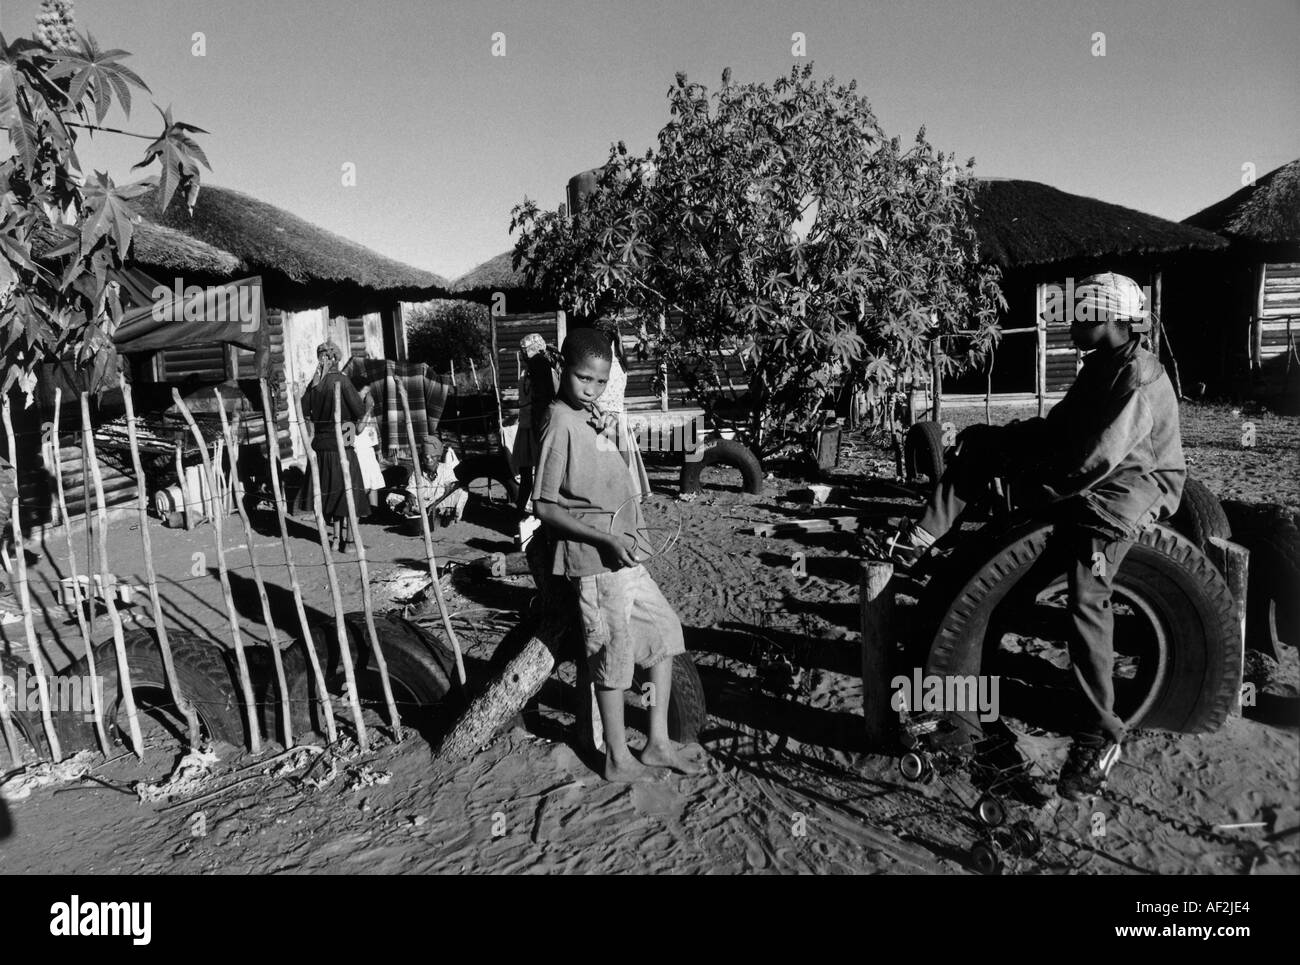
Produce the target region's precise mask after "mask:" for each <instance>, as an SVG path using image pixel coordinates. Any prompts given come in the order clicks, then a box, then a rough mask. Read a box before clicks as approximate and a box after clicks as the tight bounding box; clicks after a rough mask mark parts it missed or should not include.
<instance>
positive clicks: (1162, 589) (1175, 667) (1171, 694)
mask: <svg viewBox="0 0 1300 965" xmlns="http://www.w3.org/2000/svg"><path fill="white" fill-rule="evenodd" d="M1051 532H1052V528H1051V527H1050V526H1048V525H1043V524H1041V523H1030V524H1026V525H1024V526H1021V527H1018V528H1016V529H1014V530H1012V531H1010V532H1008V533H1006V534H1004V535H1002V536H1001V537H998V538H997V539H996V540H995V543H994V545H993V546H992V548H991V551H988V552H987V553H985V554H982V555H983V559H982V561H981V562H979V563H978V565H976V566H974V567H972V568H969V569H967V570H965V575H964V576H963V578H960V579H957V580H955V581H953V582H952V583H950V584H949V586H950V587H951V586H953V585H956V587H957V589H956V592H955V593H953V594H952V595H951V597H950V598H949V599H948V600H947V602H946V603H944V602H942V601H941V600H939V599H937V598H936V597H935V596H929V598H928V599H927V600H926V601H925V602H924V603H923V604H922V606H923V607H926V608H930V609H933V610H935V611H937V612H938V613H940V614H942V616H940V617H939V618H938V629H937V631H936V632H935V633H934V636H933V637H932V639H931V644H930V659H929V666H930V669H931V671H932V672H933V673H936V674H940V675H942V674H945V673H957V672H958V670H957V669H955V668H957V667H958V666H959V664H958V663H957V659H958V657H959V656H960V654H962V653H964V652H968V651H967V650H966V648H971V647H974V648H979V649H982V651H983V656H984V663H985V666H986V667H987V666H988V663H989V658H990V656H991V654H992V653H993V652H994V651H996V649H997V648H998V646H999V643H1000V641H1001V638H1002V630H1003V628H1005V627H1006V626H1007V624H1008V622H1010V621H1011V620H1012V619H1013V618H1015V616H1016V608H1017V607H1019V608H1024V607H1025V606H1026V605H1027V604H1030V603H1032V601H1034V600H1035V599H1036V598H1037V596H1038V595H1039V592H1040V591H1046V590H1047V589H1048V588H1050V587H1059V586H1060V585H1062V584H1063V583H1064V578H1065V567H1064V564H1063V563H1062V562H1060V561H1059V560H1058V559H1057V558H1056V557H1055V555H1054V554H1044V550H1045V549H1047V547H1048V539H1049V536H1050V535H1051ZM986 549H987V547H986ZM966 559H967V560H969V559H970V557H967V558H966ZM1031 571H1032V576H1031ZM1022 580H1024V581H1025V582H1024V584H1023V585H1018V584H1021V581H1022ZM1115 587H1116V604H1117V606H1118V605H1127V606H1128V607H1129V608H1130V609H1131V610H1132V613H1133V615H1132V616H1130V617H1126V618H1125V620H1124V621H1121V620H1120V619H1119V617H1118V615H1117V621H1116V639H1115V650H1116V653H1117V654H1129V653H1137V654H1138V661H1139V662H1138V664H1137V667H1138V670H1137V673H1136V674H1135V676H1134V677H1133V679H1132V680H1123V681H1121V680H1120V679H1119V678H1118V677H1117V682H1116V706H1115V710H1116V713H1117V714H1119V716H1121V717H1122V718H1124V720H1125V722H1126V723H1127V724H1128V725H1129V726H1130V727H1138V726H1141V727H1148V728H1160V729H1164V730H1171V731H1176V732H1183V733H1203V732H1207V731H1212V730H1214V729H1216V728H1217V727H1219V726H1220V725H1221V724H1222V723H1223V721H1224V719H1225V718H1226V717H1227V715H1228V713H1229V711H1231V709H1232V708H1233V706H1234V705H1235V703H1236V701H1237V697H1238V693H1239V690H1240V687H1241V655H1240V652H1239V649H1240V648H1239V644H1238V630H1237V627H1236V626H1235V624H1234V620H1233V618H1232V609H1233V607H1232V593H1231V591H1230V590H1229V588H1228V585H1227V584H1226V583H1225V582H1224V580H1223V577H1222V576H1221V575H1220V574H1219V572H1218V571H1217V570H1216V569H1215V568H1214V565H1213V564H1212V563H1211V562H1210V561H1209V559H1208V558H1207V557H1206V556H1205V555H1204V554H1203V553H1201V552H1200V550H1198V549H1197V548H1196V547H1195V546H1194V545H1193V544H1192V543H1191V542H1190V541H1188V540H1187V539H1185V538H1184V537H1182V536H1181V535H1179V534H1178V533H1176V532H1174V531H1173V530H1171V529H1167V528H1165V527H1156V528H1154V529H1152V530H1150V531H1148V532H1146V533H1144V534H1142V536H1141V537H1140V538H1139V540H1138V541H1137V542H1136V543H1135V544H1134V545H1133V547H1132V548H1131V549H1130V550H1129V552H1128V555H1127V556H1126V557H1125V559H1124V561H1123V563H1122V564H1121V566H1120V568H1119V571H1118V572H1117V573H1116V574H1115ZM1013 588H1015V594H1014V595H1013V596H1012V597H1011V599H1008V596H1009V594H1010V593H1011V590H1012V589H1013ZM935 592H936V593H938V592H941V591H939V590H936V591H935ZM1004 600H1005V601H1006V602H1007V604H1008V607H1007V608H1003V609H1000V607H1001V605H1002V604H1003V602H1004ZM1032 605H1033V606H1034V608H1035V609H1038V607H1039V604H1036V603H1032ZM990 628H992V630H993V632H989V631H990ZM989 672H992V671H989Z"/></svg>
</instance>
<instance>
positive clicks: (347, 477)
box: [334, 380, 402, 743]
mask: <svg viewBox="0 0 1300 965" xmlns="http://www.w3.org/2000/svg"><path fill="white" fill-rule="evenodd" d="M349 424H350V423H349ZM350 425H351V424H350ZM355 428H356V427H355V426H353V441H354V443H355V439H356V436H355ZM334 439H335V442H336V443H337V444H338V447H339V462H340V464H341V465H342V467H343V496H344V501H345V502H346V503H347V506H348V527H349V528H350V529H351V530H352V539H353V540H354V541H355V542H356V544H357V565H358V566H359V568H360V570H361V609H362V611H363V612H364V613H365V617H366V634H367V636H368V637H369V639H370V650H371V653H373V654H374V655H375V666H377V667H378V668H379V683H380V686H381V687H382V688H383V691H384V703H385V704H386V705H387V707H388V721H389V723H390V724H392V726H393V736H394V739H395V740H396V741H397V742H398V743H401V740H402V722H401V719H400V718H399V717H398V716H397V702H396V701H395V700H393V685H392V682H391V681H390V680H389V679H388V660H387V658H386V657H385V656H384V648H383V647H381V646H380V645H379V634H378V633H377V632H376V631H375V612H374V607H373V604H372V602H371V599H370V573H369V570H368V569H367V567H366V544H365V543H364V542H363V541H362V539H361V525H360V520H359V519H358V518H357V507H356V503H354V502H353V501H352V499H353V494H352V460H351V459H350V458H349V455H348V449H349V448H351V447H350V446H348V445H347V444H346V442H347V440H345V439H344V438H343V382H342V380H339V381H336V382H335V383H334Z"/></svg>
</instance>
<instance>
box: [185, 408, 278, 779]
mask: <svg viewBox="0 0 1300 965" xmlns="http://www.w3.org/2000/svg"><path fill="white" fill-rule="evenodd" d="M172 400H173V401H174V402H175V403H176V407H177V408H178V409H179V410H180V413H181V416H182V418H184V419H185V422H186V424H187V425H188V426H189V427H190V434H191V435H192V436H194V442H195V444H196V445H197V446H198V447H199V455H200V456H201V457H202V459H203V470H204V472H205V473H206V474H207V477H208V484H209V485H210V486H211V487H212V493H213V497H214V505H213V507H212V528H213V530H214V536H215V542H216V546H217V576H218V577H219V578H220V580H221V595H222V597H223V598H224V599H225V602H226V620H227V621H228V622H229V624H230V637H231V642H233V643H234V645H235V665H236V667H237V668H238V671H239V686H240V689H241V690H242V691H243V696H244V707H245V709H246V711H247V713H248V742H249V748H250V749H251V750H252V752H253V753H254V754H257V753H259V752H260V751H261V750H262V728H261V725H260V722H259V720H258V715H257V700H256V699H255V698H254V696H253V681H252V678H251V677H250V676H249V673H248V659H247V657H246V656H245V655H244V638H243V635H242V634H241V633H240V632H239V611H237V610H236V609H235V598H234V595H233V594H232V593H231V592H230V571H229V569H228V568H227V567H226V546H225V533H224V530H225V526H224V524H223V523H222V519H221V516H222V514H223V513H224V511H225V507H224V505H223V504H224V502H225V500H224V499H223V498H222V487H221V480H220V478H219V467H218V466H217V465H214V462H213V460H212V459H211V457H209V455H208V446H207V443H206V442H204V441H203V433H202V432H201V431H200V430H199V424H198V423H197V422H195V421H194V415H193V414H192V413H191V412H190V408H189V406H187V405H186V404H185V400H184V399H182V398H181V394H180V391H179V390H177V389H175V388H173V389H172Z"/></svg>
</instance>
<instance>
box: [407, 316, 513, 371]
mask: <svg viewBox="0 0 1300 965" xmlns="http://www.w3.org/2000/svg"><path fill="white" fill-rule="evenodd" d="M407 341H408V350H409V354H410V357H411V359H412V360H413V361H416V362H425V363H427V364H428V365H430V366H432V367H433V369H434V371H436V372H446V371H447V367H448V366H447V363H448V362H452V363H454V364H455V365H456V367H457V368H458V369H459V370H460V371H461V372H462V373H464V374H465V376H466V377H468V376H469V373H470V367H469V363H470V362H471V361H473V363H474V365H475V366H477V367H478V369H479V370H480V371H482V372H484V373H486V370H487V368H488V356H489V355H490V354H491V351H492V336H491V332H490V327H489V319H488V310H487V306H486V305H480V304H478V303H476V302H467V301H460V300H454V299H452V300H448V299H435V300H433V301H430V302H426V303H424V304H423V305H421V306H419V307H418V308H416V309H414V310H413V311H412V312H411V314H410V315H409V317H408V318H407Z"/></svg>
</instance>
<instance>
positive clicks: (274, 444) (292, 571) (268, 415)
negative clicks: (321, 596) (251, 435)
mask: <svg viewBox="0 0 1300 965" xmlns="http://www.w3.org/2000/svg"><path fill="white" fill-rule="evenodd" d="M259 386H260V388H261V390H262V418H263V420H264V423H265V425H266V444H267V450H268V452H267V458H268V466H269V472H270V475H271V492H272V493H273V494H274V496H275V516H276V519H277V520H278V521H279V524H280V545H281V546H282V547H283V548H284V565H285V567H286V568H287V569H288V570H289V588H290V590H291V591H292V592H293V606H294V609H295V610H296V611H297V613H298V627H299V629H301V630H302V641H303V646H304V647H305V648H306V650H307V662H308V663H309V664H310V665H311V672H312V677H313V678H314V679H315V681H316V693H317V694H318V695H319V696H320V702H321V713H322V715H323V717H324V718H325V738H326V740H328V741H329V743H331V744H333V743H334V742H335V741H336V740H338V729H337V725H336V724H335V722H334V705H333V703H331V701H330V696H329V692H328V691H327V690H326V686H325V673H324V671H323V670H321V665H320V658H319V657H318V656H317V654H316V647H315V646H313V643H312V635H311V624H310V623H308V621H307V608H306V607H305V606H304V605H303V602H302V587H301V586H300V585H299V583H298V568H297V566H296V565H294V562H293V551H292V550H291V549H290V547H289V527H288V525H287V523H286V522H285V518H284V517H285V511H284V492H283V489H282V487H281V485H280V442H279V438H280V427H279V426H278V425H277V424H276V421H275V414H274V406H273V405H272V403H271V395H270V392H269V391H268V389H269V387H268V384H267V381H266V379H261V380H259ZM286 391H288V390H286ZM291 411H292V408H291Z"/></svg>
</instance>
